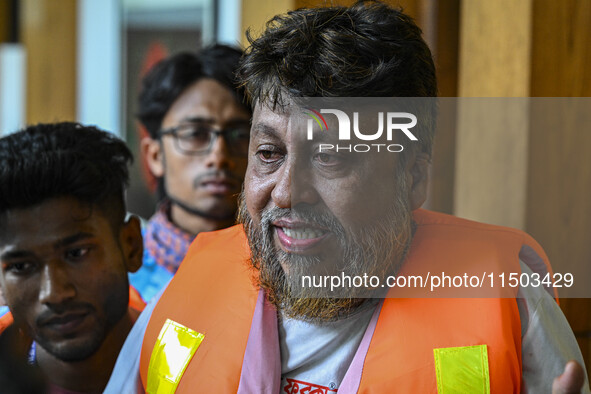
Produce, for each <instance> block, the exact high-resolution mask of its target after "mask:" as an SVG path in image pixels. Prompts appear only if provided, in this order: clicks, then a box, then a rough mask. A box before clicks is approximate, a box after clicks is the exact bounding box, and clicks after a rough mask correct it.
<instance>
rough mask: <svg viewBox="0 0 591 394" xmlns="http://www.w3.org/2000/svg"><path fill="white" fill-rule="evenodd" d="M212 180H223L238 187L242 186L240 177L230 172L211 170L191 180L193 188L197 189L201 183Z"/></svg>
mask: <svg viewBox="0 0 591 394" xmlns="http://www.w3.org/2000/svg"><path fill="white" fill-rule="evenodd" d="M212 178H214V179H223V180H226V181H230V182H233V183H237V184H238V185H240V184H242V177H239V176H238V175H236V174H234V173H233V172H231V171H226V170H218V169H211V170H207V171H206V172H204V173H203V174H199V175H197V177H195V179H193V188H197V187H199V186H201V183H203V181H205V180H208V179H212Z"/></svg>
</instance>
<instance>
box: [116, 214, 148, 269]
mask: <svg viewBox="0 0 591 394" xmlns="http://www.w3.org/2000/svg"><path fill="white" fill-rule="evenodd" d="M119 242H120V245H121V250H122V251H123V257H124V258H125V268H127V271H128V272H136V271H137V270H139V269H140V267H141V266H142V261H143V256H144V240H143V238H142V230H141V227H140V220H139V219H138V218H137V216H133V215H131V216H129V218H128V219H127V221H126V222H125V223H123V225H122V226H121V231H120V232H119Z"/></svg>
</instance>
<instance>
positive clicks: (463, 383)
mask: <svg viewBox="0 0 591 394" xmlns="http://www.w3.org/2000/svg"><path fill="white" fill-rule="evenodd" d="M433 355H434V356H435V373H436V376H437V392H438V393H439V394H450V393H471V394H480V393H483V394H490V376H489V373H488V351H487V350H486V345H477V346H465V347H448V348H440V349H433Z"/></svg>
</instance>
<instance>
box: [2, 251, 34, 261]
mask: <svg viewBox="0 0 591 394" xmlns="http://www.w3.org/2000/svg"><path fill="white" fill-rule="evenodd" d="M32 256H35V254H34V253H32V252H29V251H26V250H11V251H8V252H4V253H2V255H0V260H11V259H21V258H23V257H32Z"/></svg>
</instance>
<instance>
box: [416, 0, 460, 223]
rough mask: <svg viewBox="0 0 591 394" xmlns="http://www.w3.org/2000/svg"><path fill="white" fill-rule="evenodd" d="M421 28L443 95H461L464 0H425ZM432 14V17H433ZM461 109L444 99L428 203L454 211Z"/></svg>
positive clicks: (440, 113) (432, 207)
mask: <svg viewBox="0 0 591 394" xmlns="http://www.w3.org/2000/svg"><path fill="white" fill-rule="evenodd" d="M421 10H422V11H421V13H422V15H423V18H422V20H423V23H422V24H421V28H422V29H423V32H424V34H425V39H426V40H427V43H428V44H429V47H430V48H431V52H432V53H433V57H434V59H435V67H436V70H437V85H438V89H439V96H440V97H456V96H457V95H458V65H459V30H460V0H439V1H435V0H424V1H423V6H422V8H421ZM429 15H431V16H429ZM456 119H457V108H456V106H455V104H454V102H453V101H452V100H445V102H443V101H442V103H441V106H440V110H439V117H438V119H437V122H438V127H437V134H436V135H435V146H434V148H433V165H432V167H431V174H430V180H429V181H430V184H429V197H428V200H427V203H426V204H425V206H426V207H427V208H429V209H433V210H435V211H439V212H445V213H449V214H451V213H453V208H454V184H455V158H456V126H457V121H456Z"/></svg>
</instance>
